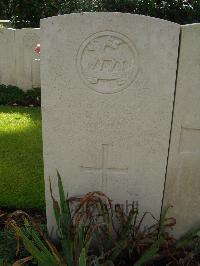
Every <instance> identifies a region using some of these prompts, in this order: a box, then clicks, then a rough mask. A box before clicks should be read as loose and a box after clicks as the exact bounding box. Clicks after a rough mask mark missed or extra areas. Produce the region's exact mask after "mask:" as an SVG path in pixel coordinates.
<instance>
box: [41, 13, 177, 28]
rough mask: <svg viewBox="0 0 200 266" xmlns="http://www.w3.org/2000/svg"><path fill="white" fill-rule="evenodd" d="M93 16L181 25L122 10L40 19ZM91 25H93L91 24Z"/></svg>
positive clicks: (50, 19)
mask: <svg viewBox="0 0 200 266" xmlns="http://www.w3.org/2000/svg"><path fill="white" fill-rule="evenodd" d="M80 16H82V17H91V18H93V17H94V18H98V17H99V18H109V17H118V18H123V19H124V18H126V17H127V18H128V17H134V18H136V19H138V20H141V21H145V20H146V21H156V22H158V23H166V24H172V25H179V24H177V23H175V22H171V21H168V20H164V19H160V18H155V17H150V16H145V15H139V14H131V13H122V12H81V13H70V14H64V15H58V16H52V17H48V18H43V19H41V20H40V22H41V23H44V22H47V23H49V22H52V21H54V20H57V19H59V20H62V19H68V18H70V19H71V18H76V17H80ZM90 26H91V25H90Z"/></svg>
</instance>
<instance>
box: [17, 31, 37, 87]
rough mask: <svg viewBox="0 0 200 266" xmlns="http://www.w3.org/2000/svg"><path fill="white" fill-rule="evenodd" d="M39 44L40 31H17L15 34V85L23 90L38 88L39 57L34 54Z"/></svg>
mask: <svg viewBox="0 0 200 266" xmlns="http://www.w3.org/2000/svg"><path fill="white" fill-rule="evenodd" d="M39 42H40V29H31V28H27V29H19V30H16V32H15V47H16V48H15V49H16V78H17V83H16V85H17V86H18V87H20V88H21V89H23V90H28V89H32V88H36V87H40V61H39V55H38V54H36V53H35V52H34V48H35V46H36V45H37V44H38V43H39Z"/></svg>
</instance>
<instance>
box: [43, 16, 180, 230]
mask: <svg viewBox="0 0 200 266" xmlns="http://www.w3.org/2000/svg"><path fill="white" fill-rule="evenodd" d="M179 31H180V26H179V25H176V24H174V23H170V22H167V21H163V20H159V19H154V18H150V17H145V16H139V15H130V14H120V13H84V14H71V15H64V16H58V17H52V18H48V19H44V20H42V21H41V36H42V37H41V46H42V54H41V81H42V117H43V145H44V166H45V181H46V204H47V218H48V227H49V229H52V225H53V223H54V222H53V221H54V220H53V211H52V202H51V199H50V194H49V182H48V177H49V176H50V177H51V178H52V182H53V186H54V189H55V190H56V178H55V176H56V168H57V169H58V171H59V172H60V174H61V176H62V178H63V182H64V187H65V191H66V192H67V191H68V192H69V194H70V195H73V196H75V195H81V194H83V193H85V192H88V191H94V190H102V191H104V192H106V193H107V194H108V195H109V196H110V197H111V198H112V199H113V200H114V201H115V202H118V203H121V204H124V205H126V201H128V203H129V204H130V203H132V201H137V200H138V201H139V206H140V209H141V211H142V212H143V211H151V212H152V213H153V214H154V215H155V216H156V217H159V215H160V209H161V200H162V195H163V188H164V180H165V172H166V162H167V155H168V146H169V137H170V128H171V118H172V109H173V100H174V89H175V78H176V68H177V54H178V45H179Z"/></svg>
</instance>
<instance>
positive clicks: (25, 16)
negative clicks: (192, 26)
mask: <svg viewBox="0 0 200 266" xmlns="http://www.w3.org/2000/svg"><path fill="white" fill-rule="evenodd" d="M88 11H89V12H98V11H110V12H126V13H133V14H142V15H148V16H154V17H158V18H163V19H166V20H170V21H173V22H177V23H180V24H186V23H192V22H198V21H200V0H167V1H164V0H156V1H155V0H93V1H92V0H29V1H27V0H1V2H0V16H1V17H2V18H8V19H11V22H12V25H13V26H14V27H17V28H21V27H39V21H40V18H44V17H49V16H55V15H59V14H68V13H72V12H88Z"/></svg>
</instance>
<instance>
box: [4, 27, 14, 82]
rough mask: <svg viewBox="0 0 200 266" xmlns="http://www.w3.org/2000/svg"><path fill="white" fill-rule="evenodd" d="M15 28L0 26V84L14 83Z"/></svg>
mask: <svg viewBox="0 0 200 266" xmlns="http://www.w3.org/2000/svg"><path fill="white" fill-rule="evenodd" d="M14 40H15V30H13V29H5V28H0V84H5V85H15V82H16V75H15V51H14V49H15V46H14Z"/></svg>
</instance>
